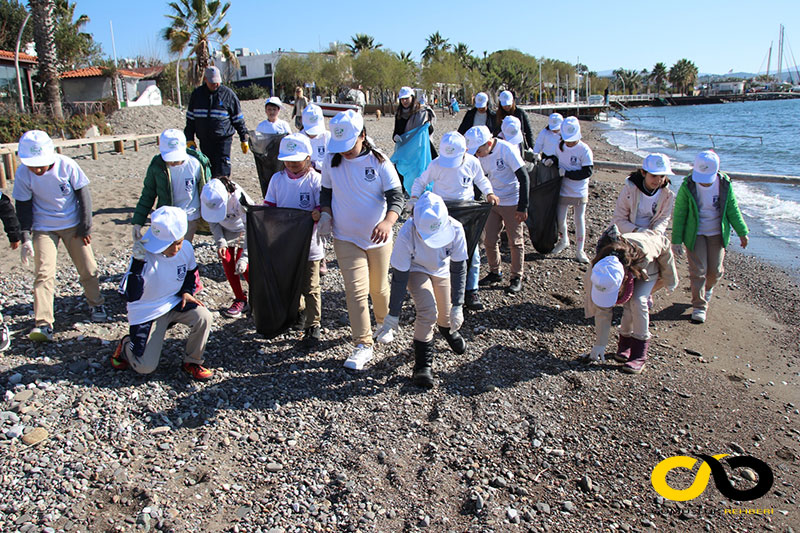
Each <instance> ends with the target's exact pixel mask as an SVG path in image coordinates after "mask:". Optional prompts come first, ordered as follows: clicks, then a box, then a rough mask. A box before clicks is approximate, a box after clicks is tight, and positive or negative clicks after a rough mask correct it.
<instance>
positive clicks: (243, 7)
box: [73, 0, 800, 74]
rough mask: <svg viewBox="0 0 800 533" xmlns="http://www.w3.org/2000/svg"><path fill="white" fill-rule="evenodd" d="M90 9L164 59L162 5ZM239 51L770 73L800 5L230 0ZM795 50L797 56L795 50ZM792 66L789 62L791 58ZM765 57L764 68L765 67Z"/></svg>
mask: <svg viewBox="0 0 800 533" xmlns="http://www.w3.org/2000/svg"><path fill="white" fill-rule="evenodd" d="M73 1H75V2H76V3H77V8H76V14H86V15H88V16H89V17H90V19H91V22H90V23H89V24H88V26H87V30H88V31H89V32H90V33H92V34H93V35H94V38H95V40H96V41H98V42H100V43H101V44H102V46H103V50H104V52H105V53H106V54H107V55H108V56H111V55H112V47H111V32H110V29H109V20H112V21H113V24H114V37H115V40H116V48H117V57H119V58H121V57H132V56H136V55H144V56H153V55H160V57H161V59H162V60H165V59H167V52H166V47H165V46H164V44H163V42H162V41H161V38H160V31H161V30H162V29H163V28H165V27H166V26H167V25H168V22H169V20H168V19H167V18H166V17H165V16H164V15H166V14H167V13H168V12H169V11H170V9H169V7H168V5H167V2H165V1H158V0H139V1H117V0H73ZM226 20H228V22H230V24H231V27H232V35H231V38H230V39H229V40H228V44H229V46H230V47H231V48H232V49H235V48H242V47H245V48H249V49H250V50H252V51H255V50H258V51H260V52H261V53H266V52H271V51H275V50H277V49H278V48H282V49H284V50H296V51H300V52H313V51H320V50H324V49H326V48H327V47H328V44H329V43H330V42H333V41H339V42H350V37H352V36H353V35H354V34H356V33H367V34H369V35H372V36H373V37H374V38H375V41H376V42H379V43H382V44H383V46H384V47H385V48H389V49H391V50H393V51H396V52H397V51H400V50H405V51H411V52H412V53H413V55H414V58H415V59H417V60H418V59H419V57H420V52H421V51H422V49H423V48H424V47H425V39H426V37H427V36H428V35H430V34H432V33H434V32H436V31H439V32H440V33H441V34H442V36H444V37H445V38H446V39H449V41H450V43H453V44H455V43H457V42H464V43H466V44H467V45H469V47H470V48H471V49H472V50H473V51H474V52H475V54H476V55H479V56H482V55H483V52H484V51H487V52H489V53H491V52H492V51H495V50H500V49H505V48H515V49H518V50H520V51H522V52H525V53H528V54H532V55H535V56H537V57H541V56H544V57H549V58H554V59H560V60H563V61H567V62H570V63H574V62H576V61H577V59H578V58H580V61H581V63H584V64H586V65H587V66H588V67H589V69H590V70H594V71H605V70H610V69H614V68H618V67H623V68H636V69H642V68H647V69H651V68H652V66H653V65H654V64H655V63H656V62H658V61H663V62H664V63H666V65H667V67H669V66H670V65H672V64H673V63H674V62H675V61H677V60H678V59H681V58H687V59H690V60H692V61H694V63H695V64H696V65H697V67H698V69H699V70H700V72H703V73H716V74H722V73H726V72H728V71H730V70H731V69H732V70H733V71H734V72H739V71H744V72H756V71H757V70H758V69H759V68H761V69H762V70H765V69H766V56H767V51H768V49H769V45H770V41H774V49H773V63H772V65H773V66H772V69H773V70H774V69H775V68H776V61H775V58H776V54H777V46H778V25H779V24H781V23H783V24H784V25H785V26H786V30H785V39H786V40H787V41H788V42H789V44H790V45H792V46H793V47H795V48H794V54H795V56H794V57H795V58H796V59H797V61H798V62H800V0H765V1H753V0H729V1H710V2H704V1H702V0H671V1H668V2H642V1H628V0H626V1H619V2H613V1H606V2H601V1H585V0H576V1H571V2H570V1H564V0H561V1H557V0H549V1H546V2H542V1H537V2H532V1H529V2H526V1H525V0H522V1H517V2H512V1H508V0H506V1H502V2H491V1H486V0H483V1H473V0H465V1H452V0H450V1H438V2H437V1H436V0H433V1H430V0H428V1H420V0H406V1H403V2H368V1H355V2H353V1H346V0H345V1H335V0H334V1H331V0H328V1H324V2H323V1H300V2H288V1H282V2H276V1H274V0H231V7H230V10H229V11H228V16H227V18H226ZM786 48H787V53H786V55H787V56H789V54H788V46H786ZM789 61H790V62H791V58H790V59H789ZM762 64H763V66H762Z"/></svg>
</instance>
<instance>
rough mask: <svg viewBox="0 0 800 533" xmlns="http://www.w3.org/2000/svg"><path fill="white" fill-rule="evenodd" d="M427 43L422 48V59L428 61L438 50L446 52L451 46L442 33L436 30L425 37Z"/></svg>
mask: <svg viewBox="0 0 800 533" xmlns="http://www.w3.org/2000/svg"><path fill="white" fill-rule="evenodd" d="M426 42H427V44H426V45H425V48H424V49H423V50H422V61H424V62H426V63H427V62H428V61H430V60H431V59H433V58H434V56H436V54H438V53H439V52H446V51H447V50H450V48H452V45H451V44H450V43H449V42H448V40H447V39H445V38H444V37H442V35H441V34H440V33H439V32H438V31H437V32H436V33H432V34H430V35H429V36H428V38H427V39H426Z"/></svg>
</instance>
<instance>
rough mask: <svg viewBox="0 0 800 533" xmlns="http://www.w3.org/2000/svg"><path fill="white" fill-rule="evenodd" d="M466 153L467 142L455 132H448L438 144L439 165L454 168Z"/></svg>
mask: <svg viewBox="0 0 800 533" xmlns="http://www.w3.org/2000/svg"><path fill="white" fill-rule="evenodd" d="M465 153H467V140H466V139H465V138H464V136H463V135H461V134H460V133H458V132H457V131H448V132H447V133H445V134H444V135H442V140H441V142H439V159H438V161H439V164H440V165H442V166H443V167H446V168H455V167H457V166H458V165H460V164H461V161H462V160H463V159H464V154H465Z"/></svg>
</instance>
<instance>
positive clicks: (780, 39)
mask: <svg viewBox="0 0 800 533" xmlns="http://www.w3.org/2000/svg"><path fill="white" fill-rule="evenodd" d="M780 27H781V29H780V31H779V32H778V83H783V78H782V77H781V70H782V67H783V24H781V25H780Z"/></svg>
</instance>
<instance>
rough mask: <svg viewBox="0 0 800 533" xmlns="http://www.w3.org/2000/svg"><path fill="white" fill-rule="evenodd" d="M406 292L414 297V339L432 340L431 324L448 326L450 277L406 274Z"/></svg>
mask: <svg viewBox="0 0 800 533" xmlns="http://www.w3.org/2000/svg"><path fill="white" fill-rule="evenodd" d="M408 292H410V293H411V297H412V298H414V307H415V308H416V310H417V318H416V319H415V320H414V340H417V341H422V342H430V341H431V340H433V333H434V331H433V326H434V325H436V324H438V325H440V326H442V327H445V328H449V327H450V278H437V277H436V276H431V275H430V274H426V273H424V272H411V273H409V275H408Z"/></svg>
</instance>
